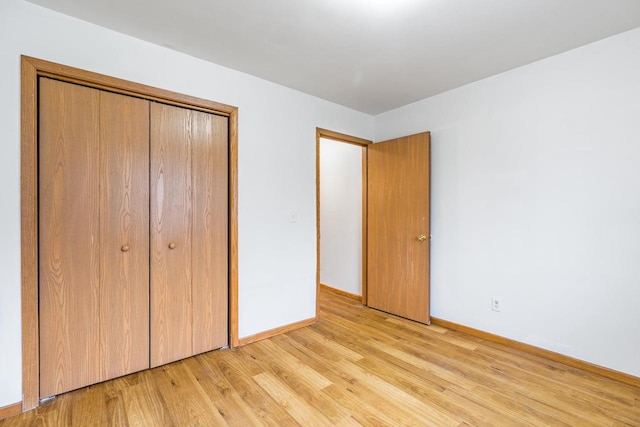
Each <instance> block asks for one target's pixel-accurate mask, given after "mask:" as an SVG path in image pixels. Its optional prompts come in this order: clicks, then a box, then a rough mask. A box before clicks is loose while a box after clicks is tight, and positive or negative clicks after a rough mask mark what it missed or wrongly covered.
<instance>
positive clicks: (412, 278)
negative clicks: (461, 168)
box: [367, 132, 430, 323]
mask: <svg viewBox="0 0 640 427" xmlns="http://www.w3.org/2000/svg"><path fill="white" fill-rule="evenodd" d="M367 158H368V165H367V169H368V170H367V175H368V178H367V193H368V194H367V239H368V244H367V305H368V306H370V307H372V308H376V309H379V310H382V311H385V312H388V313H392V314H396V315H398V316H402V317H406V318H408V319H412V320H416V321H418V322H422V323H429V322H430V315H429V234H430V228H429V199H430V192H429V187H430V184H429V178H430V172H429V165H430V135H429V133H428V132H425V133H421V134H417V135H412V136H408V137H403V138H398V139H393V140H389V141H385V142H380V143H376V144H372V145H370V146H369V147H368V153H367Z"/></svg>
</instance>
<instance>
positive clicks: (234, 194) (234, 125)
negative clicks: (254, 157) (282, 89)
mask: <svg viewBox="0 0 640 427" xmlns="http://www.w3.org/2000/svg"><path fill="white" fill-rule="evenodd" d="M228 167H229V345H230V346H231V347H235V346H237V345H238V341H239V336H238V110H237V109H234V110H233V111H231V113H230V114H229V166H228Z"/></svg>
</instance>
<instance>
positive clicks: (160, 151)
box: [150, 103, 194, 367]
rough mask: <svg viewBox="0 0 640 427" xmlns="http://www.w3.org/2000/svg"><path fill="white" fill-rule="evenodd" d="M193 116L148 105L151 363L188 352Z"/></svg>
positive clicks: (179, 356) (190, 290) (189, 338)
mask: <svg viewBox="0 0 640 427" xmlns="http://www.w3.org/2000/svg"><path fill="white" fill-rule="evenodd" d="M193 114H194V113H193V112H192V111H190V110H186V109H183V108H178V107H173V106H169V105H164V104H158V103H152V104H151V114H150V117H151V135H150V138H151V142H150V144H151V166H150V168H151V178H150V179H151V184H150V188H151V194H150V199H151V212H150V217H151V226H150V229H151V231H150V233H151V236H150V237H151V243H150V245H151V271H150V276H151V284H150V301H151V303H150V304H151V309H150V310H151V323H150V325H151V367H155V366H159V365H163V364H165V363H169V362H173V361H175V360H178V359H183V358H185V357H189V356H191V355H192V336H193V334H192V324H193V301H192V298H193V295H192V287H191V281H192V270H191V256H192V252H191V244H192V215H193V213H192V209H193V199H192V197H193V193H192V190H193V189H192V179H191V176H192V165H191V144H192V134H191V128H192V120H193ZM170 245H171V246H174V245H175V246H174V247H173V248H171V247H170Z"/></svg>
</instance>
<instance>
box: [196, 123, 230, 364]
mask: <svg viewBox="0 0 640 427" xmlns="http://www.w3.org/2000/svg"><path fill="white" fill-rule="evenodd" d="M192 135H193V140H192V150H193V154H192V158H193V260H192V265H193V287H192V291H193V352H194V354H198V353H202V352H205V351H209V350H214V349H216V348H220V347H223V346H226V345H227V344H228V342H227V341H228V314H227V307H228V295H227V292H228V279H227V278H228V272H227V268H228V254H227V251H228V236H227V233H228V231H227V230H228V172H227V163H228V161H227V158H228V155H227V147H228V143H227V139H228V137H227V135H228V119H227V118H226V117H221V116H216V115H213V114H207V113H202V112H194V113H193V126H192Z"/></svg>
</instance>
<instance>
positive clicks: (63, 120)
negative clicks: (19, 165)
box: [38, 78, 100, 397]
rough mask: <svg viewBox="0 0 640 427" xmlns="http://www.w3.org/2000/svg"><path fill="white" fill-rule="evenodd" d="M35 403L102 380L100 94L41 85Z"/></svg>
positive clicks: (53, 83)
mask: <svg viewBox="0 0 640 427" xmlns="http://www.w3.org/2000/svg"><path fill="white" fill-rule="evenodd" d="M39 96H40V98H39V166H38V167H39V183H40V184H39V185H40V189H39V198H40V199H39V227H40V235H39V236H40V237H39V240H40V241H39V271H40V286H39V299H40V301H39V307H40V317H39V321H40V397H48V396H52V395H55V394H59V393H63V392H66V391H69V390H73V389H76V388H79V387H83V386H85V385H88V384H92V383H96V382H98V381H99V380H100V358H99V314H100V307H99V294H100V289H99V259H98V257H99V246H100V239H99V216H98V214H99V161H98V153H99V99H100V95H99V92H98V91H97V90H95V89H89V88H86V87H82V86H78V85H73V84H69V83H62V82H59V81H55V80H50V79H47V78H41V79H40V90H39Z"/></svg>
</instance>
